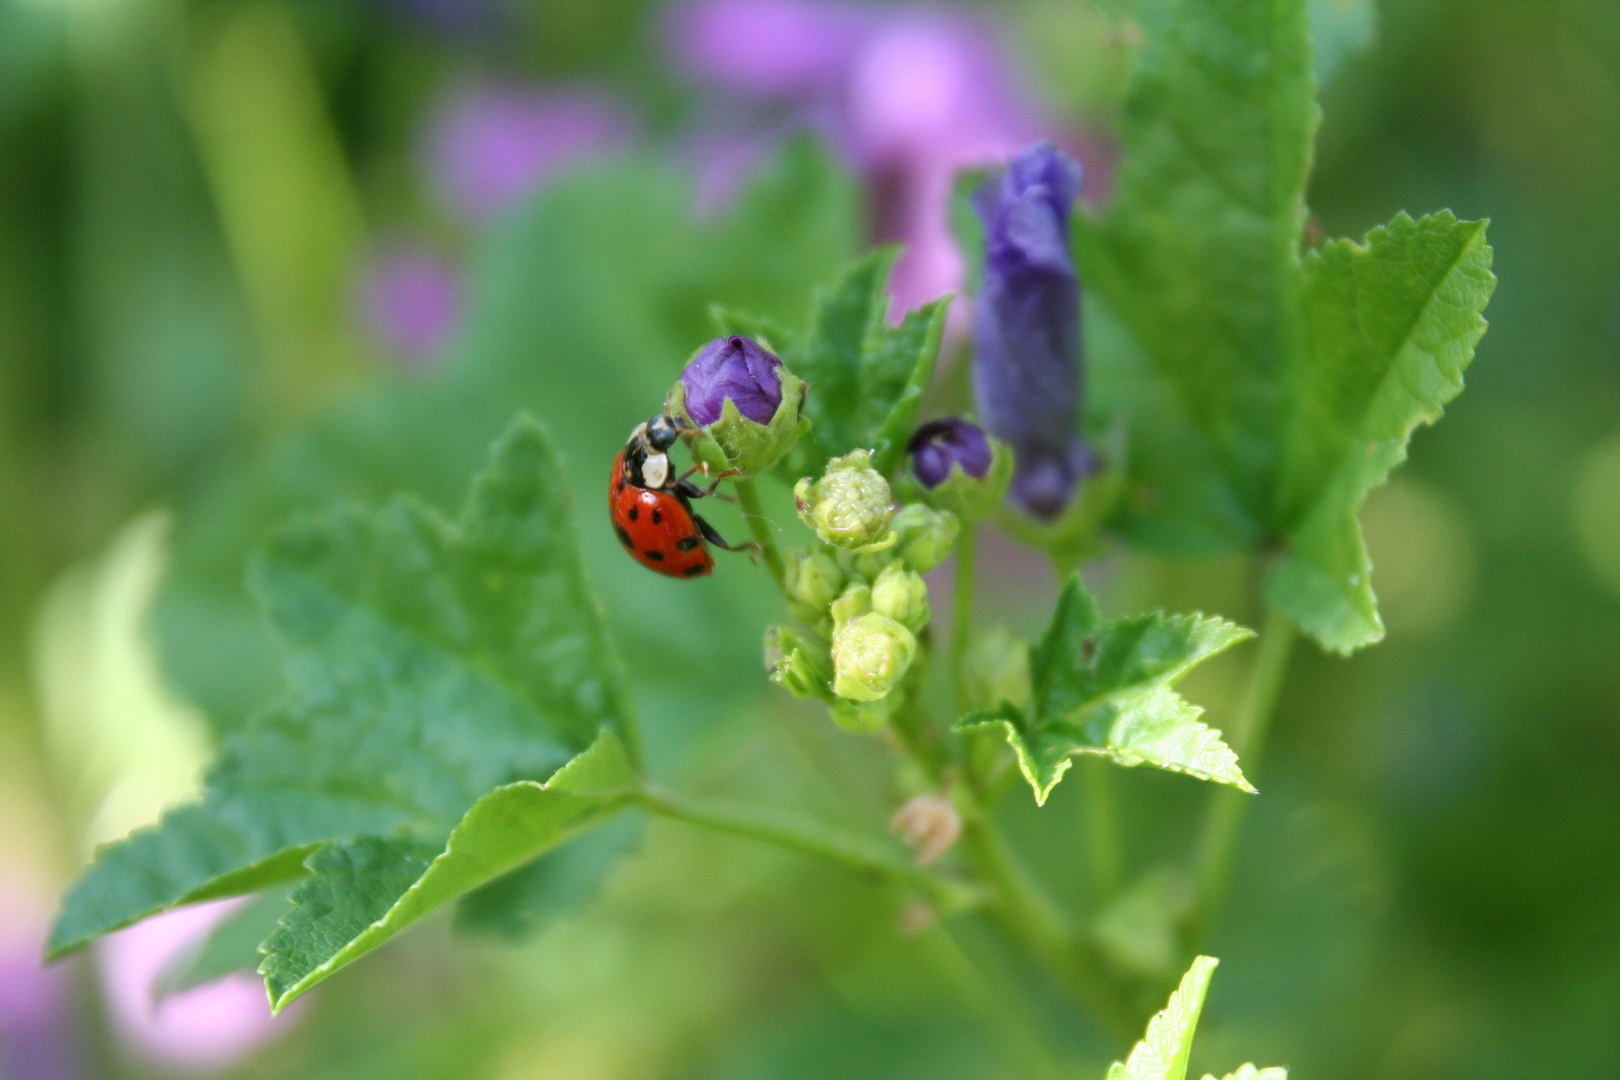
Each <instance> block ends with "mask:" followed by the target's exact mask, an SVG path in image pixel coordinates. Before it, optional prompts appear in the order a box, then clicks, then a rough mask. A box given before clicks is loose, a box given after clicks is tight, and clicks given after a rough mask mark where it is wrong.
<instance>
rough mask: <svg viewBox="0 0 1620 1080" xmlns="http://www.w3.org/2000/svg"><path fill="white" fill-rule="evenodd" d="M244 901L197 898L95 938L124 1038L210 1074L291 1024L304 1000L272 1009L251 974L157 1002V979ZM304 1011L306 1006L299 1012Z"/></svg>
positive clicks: (170, 1063) (175, 1064)
mask: <svg viewBox="0 0 1620 1080" xmlns="http://www.w3.org/2000/svg"><path fill="white" fill-rule="evenodd" d="M241 903H243V901H241V900H220V901H215V902H214V903H208V904H193V905H192V906H190V907H184V908H180V909H178V910H176V911H170V912H167V913H165V914H163V915H158V916H155V917H153V918H150V919H147V920H145V921H144V922H139V923H136V924H135V925H134V926H131V927H129V928H128V929H126V930H120V931H118V932H117V933H116V934H110V935H108V936H107V937H105V938H103V939H102V940H101V941H100V942H98V943H97V946H96V951H97V959H98V960H99V966H100V968H101V983H102V989H103V991H104V993H105V995H106V999H107V1013H108V1015H109V1017H110V1019H111V1020H112V1022H113V1025H114V1026H115V1027H116V1028H117V1030H118V1031H119V1033H120V1034H121V1035H122V1036H123V1038H124V1040H125V1041H126V1042H128V1043H129V1044H130V1045H131V1046H133V1047H134V1048H135V1049H136V1050H137V1051H139V1052H140V1053H141V1054H142V1055H143V1056H145V1057H147V1058H150V1059H151V1060H152V1061H154V1062H156V1063H158V1064H160V1065H163V1066H166V1067H168V1068H170V1069H183V1070H188V1071H197V1072H211V1071H214V1070H217V1069H221V1068H223V1067H225V1066H226V1065H229V1064H231V1063H232V1062H235V1061H238V1060H240V1059H241V1058H243V1057H244V1056H246V1055H247V1054H248V1053H250V1052H251V1051H253V1050H254V1049H255V1048H257V1047H258V1046H260V1045H262V1044H263V1043H264V1042H266V1041H267V1040H269V1039H271V1038H274V1037H276V1036H278V1035H280V1034H281V1033H282V1032H284V1031H286V1030H288V1029H289V1027H290V1026H291V1024H290V1023H289V1020H291V1019H293V1016H295V1015H297V1014H296V1013H294V1010H297V1009H298V1007H299V1003H297V1002H295V1003H294V1004H293V1006H292V1007H291V1008H289V1009H287V1010H285V1011H283V1012H282V1014H281V1016H280V1017H272V1016H271V1015H270V1005H269V1003H268V1002H267V1001H266V1000H265V996H264V985H263V984H262V983H261V982H260V981H259V980H258V979H257V978H255V977H254V976H252V975H249V974H247V973H245V972H242V973H237V974H232V975H227V976H225V977H224V978H222V979H216V980H214V981H213V982H210V983H205V984H203V985H202V986H197V987H193V988H192V989H190V990H184V991H181V992H180V993H177V994H173V995H170V996H169V997H166V998H163V999H162V1000H159V999H158V997H157V994H156V986H157V982H158V979H159V977H160V976H161V975H162V974H163V973H164V971H165V969H166V968H167V967H168V966H169V964H171V963H172V962H173V961H174V960H175V959H176V958H177V957H179V956H180V955H182V954H183V953H184V952H185V951H186V950H187V949H190V948H193V947H195V946H196V945H197V944H198V943H199V942H200V941H201V940H202V939H203V938H204V937H205V935H207V933H208V932H209V931H210V930H212V929H213V927H214V926H215V925H216V924H217V923H218V922H219V921H220V920H221V919H223V918H225V917H226V916H227V915H229V914H230V913H231V911H232V910H233V909H234V908H235V907H236V906H237V905H239V904H241ZM300 1011H301V1010H300Z"/></svg>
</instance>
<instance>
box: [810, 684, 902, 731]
mask: <svg viewBox="0 0 1620 1080" xmlns="http://www.w3.org/2000/svg"><path fill="white" fill-rule="evenodd" d="M905 698H906V692H905V691H904V690H902V689H900V688H899V687H896V688H895V689H893V690H891V691H890V692H889V694H888V696H887V697H883V698H880V699H879V700H877V701H844V700H842V699H839V700H837V701H836V702H835V703H834V704H833V706H832V707H831V708H830V709H828V710H827V713H828V715H829V716H831V717H832V721H833V723H835V724H837V725H838V726H839V727H841V728H843V729H844V730H845V731H853V732H855V733H856V734H857V735H870V734H871V733H872V732H874V731H878V730H880V729H881V728H882V727H883V725H884V724H887V723H888V722H889V720H890V719H891V718H892V717H893V716H894V714H895V713H896V712H897V711H899V709H900V706H901V705H902V704H903V703H904V702H905Z"/></svg>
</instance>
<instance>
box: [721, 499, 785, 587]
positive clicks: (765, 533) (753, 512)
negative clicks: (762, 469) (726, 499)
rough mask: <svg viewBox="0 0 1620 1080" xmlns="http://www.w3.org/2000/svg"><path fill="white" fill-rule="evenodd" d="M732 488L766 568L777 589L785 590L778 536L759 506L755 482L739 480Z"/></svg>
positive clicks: (783, 567)
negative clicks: (777, 541)
mask: <svg viewBox="0 0 1620 1080" xmlns="http://www.w3.org/2000/svg"><path fill="white" fill-rule="evenodd" d="M732 486H733V487H735V488H736V489H737V508H738V509H739V510H741V511H742V516H743V520H744V521H746V522H748V531H749V533H750V534H752V536H753V538H754V543H756V544H758V545H759V553H760V554H761V555H763V556H764V557H765V568H766V569H767V570H769V571H770V572H771V577H773V578H775V579H776V587H777V588H779V589H785V586H784V584H783V581H784V577H785V574H786V567H785V566H784V565H783V563H782V552H781V551H780V550H779V549H778V548H777V546H776V535H775V534H774V533H773V532H771V519H770V518H768V517H766V516H765V511H764V509H763V508H762V507H761V506H760V504H759V492H758V491H756V490H754V482H753V481H752V480H738V481H735V482H734V483H733V485H732Z"/></svg>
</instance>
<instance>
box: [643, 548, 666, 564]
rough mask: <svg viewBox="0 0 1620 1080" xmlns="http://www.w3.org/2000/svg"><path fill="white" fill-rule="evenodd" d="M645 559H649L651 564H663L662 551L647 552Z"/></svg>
mask: <svg viewBox="0 0 1620 1080" xmlns="http://www.w3.org/2000/svg"><path fill="white" fill-rule="evenodd" d="M647 558H649V559H651V560H652V561H653V562H663V561H664V553H663V552H662V551H649V552H647Z"/></svg>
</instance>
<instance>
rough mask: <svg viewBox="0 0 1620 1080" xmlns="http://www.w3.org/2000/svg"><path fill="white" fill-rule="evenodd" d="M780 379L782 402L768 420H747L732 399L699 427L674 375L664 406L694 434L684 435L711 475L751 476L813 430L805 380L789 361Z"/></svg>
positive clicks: (683, 387) (771, 465) (767, 467)
mask: <svg viewBox="0 0 1620 1080" xmlns="http://www.w3.org/2000/svg"><path fill="white" fill-rule="evenodd" d="M777 373H778V375H780V377H781V380H782V402H781V404H780V405H778V406H777V407H776V412H775V413H773V414H772V415H771V422H770V423H769V424H760V423H757V422H755V421H753V420H750V419H748V417H746V416H744V415H743V414H742V413H741V412H740V411H738V409H737V403H736V402H734V401H732V400H731V399H730V398H726V400H725V401H724V402H723V403H722V404H721V406H720V419H719V420H716V421H715V422H714V423H712V424H710V425H709V426H708V427H700V426H699V425H698V424H697V423H696V422H695V421H694V420H693V419H692V417H691V415H690V414H689V413H688V412H687V411H686V385H685V384H684V383H682V382H681V380H679V379H676V380H675V385H674V386H672V387H670V389H669V393H668V394H667V395H665V397H664V410H665V411H666V412H668V413H669V414H670V415H671V416H675V417H678V418H679V419H681V420H684V421H685V422H686V423H687V424H689V425H690V426H691V427H692V428H693V429H694V430H695V431H696V434H693V435H688V436H686V440H687V445H688V446H690V447H691V450H692V456H693V457H694V458H696V459H697V460H698V461H700V462H702V463H703V464H705V465H707V466H708V467H709V472H710V474H711V475H714V476H719V475H720V474H721V473H730V474H731V478H732V479H735V480H748V479H751V478H752V477H755V476H759V475H760V474H762V473H766V472H769V471H770V470H771V469H773V468H775V467H776V464H777V462H779V461H781V460H782V458H784V457H785V456H786V455H787V453H788V451H790V450H792V449H793V447H794V444H795V443H797V442H798V441H799V440H800V439H801V438H803V437H804V436H805V435H806V434H808V433H809V431H810V419H809V417H807V416H805V415H804V390H805V386H804V382H803V380H801V379H800V378H799V377H798V376H797V375H795V374H793V372H791V371H789V370H788V369H787V367H786V365H784V366H782V367H780V368H778V369H777Z"/></svg>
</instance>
